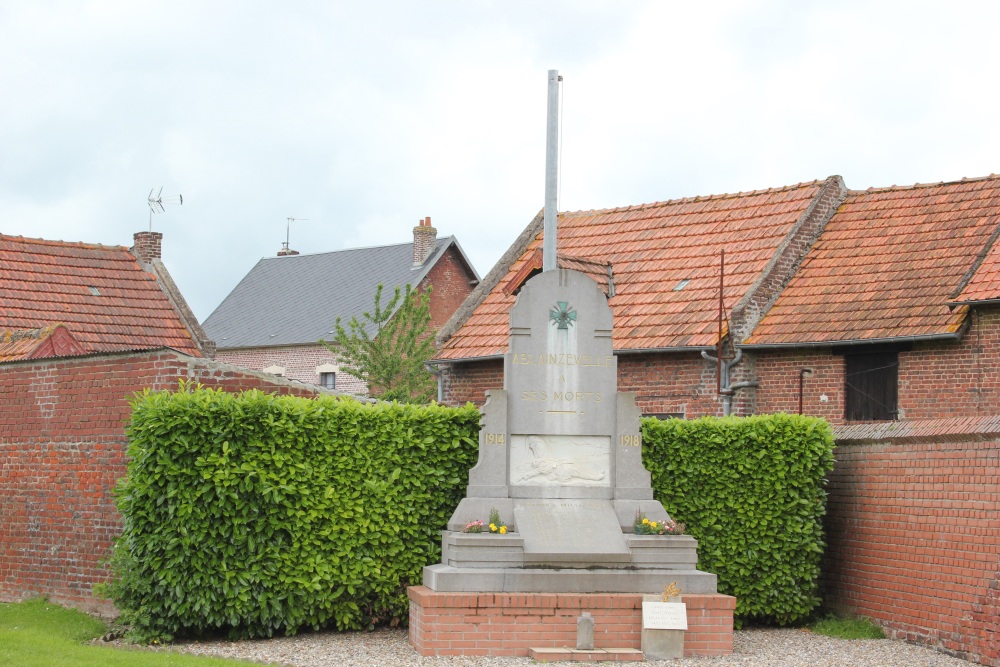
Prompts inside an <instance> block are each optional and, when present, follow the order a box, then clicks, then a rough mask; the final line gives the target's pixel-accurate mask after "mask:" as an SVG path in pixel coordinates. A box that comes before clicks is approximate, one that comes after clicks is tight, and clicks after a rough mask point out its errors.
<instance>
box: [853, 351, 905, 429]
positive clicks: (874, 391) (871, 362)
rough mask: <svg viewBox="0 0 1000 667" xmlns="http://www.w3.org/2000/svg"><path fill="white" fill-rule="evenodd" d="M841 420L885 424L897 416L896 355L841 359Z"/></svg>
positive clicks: (897, 377) (897, 369)
mask: <svg viewBox="0 0 1000 667" xmlns="http://www.w3.org/2000/svg"><path fill="white" fill-rule="evenodd" d="M844 371H845V372H844V375H845V378H844V379H845V382H844V418H845V419H847V420H849V421H888V420H894V419H896V418H897V416H898V414H899V410H898V406H897V404H896V403H897V400H898V397H899V391H898V389H899V352H897V351H891V352H870V353H865V354H846V355H844Z"/></svg>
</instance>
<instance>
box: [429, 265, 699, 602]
mask: <svg viewBox="0 0 1000 667" xmlns="http://www.w3.org/2000/svg"><path fill="white" fill-rule="evenodd" d="M617 376H618V373H617V360H616V358H615V356H614V354H613V351H612V315H611V308H610V307H609V306H608V302H607V297H606V296H605V294H604V293H603V292H602V291H601V289H600V287H599V286H598V285H597V283H596V282H594V281H593V280H592V279H591V278H590V277H588V276H587V275H585V274H583V273H579V272H576V271H571V270H566V269H556V270H552V271H546V272H544V273H541V274H539V275H537V276H535V277H533V278H532V279H530V280H529V281H527V282H526V283H525V285H524V286H523V288H522V289H521V292H520V294H519V295H518V297H517V302H516V303H515V305H514V307H513V308H512V310H511V314H510V347H509V351H508V352H507V355H506V357H505V363H504V389H503V390H502V391H490V392H488V399H487V402H486V405H485V406H484V407H483V409H482V413H483V420H482V425H483V427H482V431H481V433H480V441H479V462H478V463H477V465H476V466H475V467H474V468H473V469H472V470H470V471H469V486H468V491H467V495H466V497H465V498H464V499H463V500H462V502H461V504H460V505H459V506H458V508H457V509H456V510H455V513H454V515H453V516H452V517H451V520H450V521H449V522H448V530H446V531H444V533H443V535H442V559H441V560H442V562H441V563H439V564H437V565H432V566H429V567H427V568H425V570H424V586H426V587H427V588H428V589H430V590H431V591H438V592H473V591H476V592H507V593H522V592H523V593H655V592H658V591H661V590H662V589H663V586H664V584H665V583H666V582H670V581H675V582H677V584H678V585H679V586H680V587H681V588H682V589H683V590H684V592H685V593H692V594H714V593H715V592H716V577H715V575H714V574H710V573H707V572H701V571H699V570H697V569H696V565H697V561H698V556H697V543H696V541H695V540H694V539H693V538H692V537H690V536H687V535H677V536H661V535H635V534H634V533H633V530H632V525H633V521H634V520H635V517H636V513H637V512H638V513H642V514H643V515H645V516H646V517H647V518H649V519H650V520H652V521H664V520H667V519H668V518H669V517H668V515H667V512H666V510H664V508H663V506H662V505H661V504H660V503H659V502H658V501H656V500H654V499H653V491H652V487H651V486H650V474H649V472H648V471H647V470H646V469H645V468H644V467H643V464H642V438H641V434H640V413H639V410H638V408H637V407H636V405H635V395H634V394H632V393H622V392H618V391H617ZM493 509H496V510H498V511H499V514H500V516H501V517H502V519H503V520H504V521H505V523H506V525H507V527H508V531H509V532H508V533H507V534H505V535H498V534H472V533H465V532H463V530H464V528H465V526H466V525H468V524H469V523H470V522H472V521H476V520H479V521H483V520H485V519H486V518H487V517H488V516H489V515H490V512H491V510H493Z"/></svg>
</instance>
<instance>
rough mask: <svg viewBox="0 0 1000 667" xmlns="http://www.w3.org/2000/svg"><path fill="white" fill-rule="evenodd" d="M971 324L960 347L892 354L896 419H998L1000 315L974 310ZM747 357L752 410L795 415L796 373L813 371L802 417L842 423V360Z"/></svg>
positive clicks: (936, 345) (806, 354) (822, 353)
mask: <svg viewBox="0 0 1000 667" xmlns="http://www.w3.org/2000/svg"><path fill="white" fill-rule="evenodd" d="M970 323H971V324H970V326H969V330H968V331H967V332H966V333H965V335H964V336H963V337H962V339H961V340H960V341H932V342H927V343H918V344H914V345H913V346H912V349H910V350H909V351H904V352H900V353H899V416H900V419H901V420H910V419H947V418H951V417H985V416H989V415H995V414H1000V309H997V308H988V309H985V308H984V309H981V310H974V311H973V312H972V314H971V316H970ZM858 350H859V351H861V348H858ZM753 356H754V357H755V359H754V362H753V363H754V367H755V374H756V377H757V378H758V379H759V380H760V387H759V388H758V389H757V390H756V391H755V392H754V395H753V399H752V400H753V403H754V404H753V410H754V412H757V413H762V414H766V413H771V412H798V409H799V403H798V392H799V371H800V370H801V369H803V368H812V369H813V370H814V371H815V374H814V375H813V376H812V377H807V378H805V380H804V382H803V401H802V404H803V412H804V413H805V414H808V415H815V416H818V417H824V418H826V419H827V420H829V421H830V422H831V423H834V424H842V423H844V357H843V356H841V355H834V354H832V352H831V349H830V348H811V349H804V350H789V351H775V350H768V351H760V352H756V353H754V354H753ZM824 396H826V400H825V401H824V400H823V397H824Z"/></svg>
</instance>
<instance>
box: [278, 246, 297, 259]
mask: <svg viewBox="0 0 1000 667" xmlns="http://www.w3.org/2000/svg"><path fill="white" fill-rule="evenodd" d="M298 254H299V251H298V250H292V249H291V248H289V247H288V244H287V243H282V244H281V250H279V251H278V257H288V256H289V255H298Z"/></svg>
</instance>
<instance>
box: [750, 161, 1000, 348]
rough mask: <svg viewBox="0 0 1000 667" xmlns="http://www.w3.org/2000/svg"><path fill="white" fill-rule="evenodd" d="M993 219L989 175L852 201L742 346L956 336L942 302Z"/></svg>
mask: <svg viewBox="0 0 1000 667" xmlns="http://www.w3.org/2000/svg"><path fill="white" fill-rule="evenodd" d="M998 215H1000V178H998V177H995V176H991V177H988V178H982V179H974V180H963V181H958V182H954V183H938V184H934V185H920V184H918V185H914V186H909V187H893V188H885V189H872V190H868V191H865V192H852V193H850V194H849V195H848V197H847V198H846V199H845V200H844V202H843V203H842V204H841V205H840V208H839V209H838V210H837V212H836V213H835V214H834V215H833V217H832V218H831V219H830V221H829V222H828V223H827V225H826V228H825V229H824V231H823V233H822V234H821V235H820V237H819V239H818V240H817V241H816V243H815V244H813V247H812V248H811V249H810V250H809V253H808V254H807V255H806V258H805V260H803V262H802V265H801V267H800V268H799V270H798V272H797V273H796V274H795V276H794V277H793V278H792V280H791V281H790V282H789V284H788V286H787V287H786V288H785V289H784V291H783V292H782V293H781V296H779V297H778V299H777V301H776V302H775V304H774V306H773V307H772V308H771V309H770V311H768V313H767V314H766V315H765V316H764V318H763V319H762V320H761V321H760V322H759V323H758V324H757V327H756V328H755V329H754V331H753V333H752V334H751V335H750V337H748V338H747V339H746V340H745V341H744V344H746V345H750V346H753V345H796V344H804V343H811V344H815V343H827V342H829V343H835V342H840V341H844V342H847V341H863V340H881V339H898V338H912V337H940V336H950V335H955V334H957V332H958V330H959V328H960V327H961V326H962V323H963V322H964V319H965V315H966V310H967V308H965V307H958V308H955V309H950V308H949V307H948V305H947V303H948V301H950V300H951V296H952V295H953V294H954V293H955V291H956V290H957V289H958V288H959V287H960V286H961V282H962V279H963V276H965V274H966V273H967V272H968V271H969V270H970V268H972V266H973V264H974V262H975V261H976V258H977V255H979V253H980V252H981V251H982V250H983V248H984V246H985V244H986V243H987V242H988V240H989V239H990V238H991V235H992V234H993V233H994V231H995V230H996V228H997V222H998ZM980 272H981V273H982V276H981V278H982V281H983V282H984V283H985V281H987V280H989V278H988V276H989V273H988V268H987V266H986V263H985V262H984V265H983V267H981V268H980ZM977 277H978V275H977ZM994 279H995V276H994ZM972 287H973V284H972V283H970V285H969V288H967V290H968V289H970V288H972ZM994 289H995V288H994Z"/></svg>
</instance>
